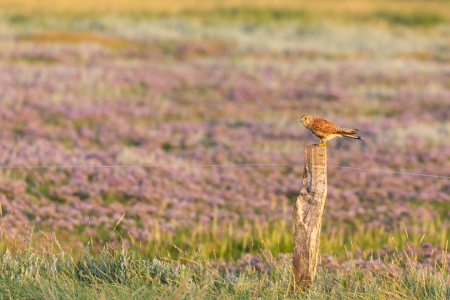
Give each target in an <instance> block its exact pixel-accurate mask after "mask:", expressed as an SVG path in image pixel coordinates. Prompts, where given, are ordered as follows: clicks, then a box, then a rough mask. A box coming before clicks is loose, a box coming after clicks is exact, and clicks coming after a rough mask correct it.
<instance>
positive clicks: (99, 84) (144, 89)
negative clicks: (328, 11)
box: [0, 18, 450, 261]
mask: <svg viewBox="0 0 450 300" xmlns="http://www.w3.org/2000/svg"><path fill="white" fill-rule="evenodd" d="M30 22H31V23H26V22H25V23H22V22H17V20H16V21H15V22H13V21H11V19H5V20H2V21H1V22H0V23H1V24H2V26H0V32H1V39H2V47H1V48H0V69H1V72H0V86H1V87H2V89H1V91H0V126H1V128H2V130H1V131H0V147H1V152H0V165H1V166H2V170H1V171H0V172H1V176H0V182H1V183H0V204H1V211H2V227H1V233H2V239H3V240H2V241H4V242H5V245H8V247H9V246H11V245H13V246H12V247H14V248H23V247H25V246H26V245H27V243H28V240H27V239H28V236H29V234H30V231H31V230H33V231H34V237H35V239H38V240H39V241H41V242H40V244H38V245H39V246H37V247H42V248H43V247H45V246H46V245H49V244H50V243H51V242H52V241H53V240H54V239H55V238H57V239H58V240H60V242H61V244H62V247H63V248H65V249H67V250H68V249H73V251H75V252H77V251H82V249H84V247H85V245H86V243H87V242H90V243H91V245H92V244H93V247H94V250H100V249H101V247H103V245H104V244H105V242H111V243H112V245H118V243H119V242H120V241H121V240H123V241H124V242H125V243H134V244H136V245H138V246H139V247H140V248H141V249H142V250H143V251H144V253H147V254H148V255H155V254H157V255H166V254H167V253H169V254H170V255H174V256H175V257H176V256H177V255H178V251H179V250H177V249H176V247H174V246H173V245H175V246H177V247H178V248H180V249H182V250H184V251H188V252H189V253H194V252H196V251H197V252H199V253H200V254H201V256H202V257H204V258H220V259H223V260H225V261H230V259H234V260H237V259H239V258H241V257H243V256H245V255H246V253H251V254H252V255H253V254H255V253H258V252H259V251H260V249H261V248H262V247H263V246H267V247H268V248H270V249H271V250H272V252H273V253H274V254H275V255H278V254H279V253H289V252H290V251H291V249H292V232H293V223H292V209H293V205H294V201H295V199H296V197H297V195H298V193H299V191H300V188H301V184H302V173H303V166H302V165H301V164H302V161H303V148H304V146H305V145H306V144H309V143H312V142H313V141H316V138H315V137H313V136H312V135H311V134H310V133H309V132H308V131H307V130H306V129H305V128H304V127H303V125H301V124H300V122H299V117H300V116H301V115H302V114H311V115H316V116H322V117H326V118H329V119H331V120H333V121H334V122H335V123H336V124H338V125H340V126H342V127H347V128H359V129H360V133H361V136H363V137H364V141H363V142H361V141H355V140H350V139H348V140H347V139H335V140H333V141H330V142H329V143H328V144H327V145H328V162H329V168H328V184H329V186H328V201H327V208H326V213H325V217H324V227H323V234H322V245H323V248H322V253H324V255H325V256H324V257H328V256H330V255H331V256H333V255H334V254H335V253H344V252H345V250H344V246H346V247H347V248H349V251H353V252H354V251H355V249H356V248H353V249H350V247H352V246H353V245H354V243H356V244H358V247H360V248H361V249H362V250H364V251H372V250H374V251H377V250H380V249H383V248H382V247H383V246H385V248H384V249H391V248H392V247H394V244H393V241H392V239H391V238H390V236H389V235H388V234H390V235H392V236H394V237H395V238H396V239H397V241H401V242H402V243H403V244H404V243H406V236H405V230H406V232H408V234H409V236H408V239H409V240H410V241H412V242H413V243H414V244H415V246H417V247H420V244H421V243H424V242H427V243H431V244H432V246H430V247H438V248H439V247H441V248H439V249H442V248H443V247H445V244H446V241H447V239H448V236H447V232H448V228H449V226H450V223H449V222H448V218H449V212H448V211H449V208H450V205H449V204H448V203H449V201H450V181H449V179H448V178H437V177H429V176H412V175H405V174H396V173H383V172H376V171H369V170H355V169H347V168H341V167H352V168H361V169H377V170H391V171H399V172H409V173H417V174H424V175H439V176H450V143H449V138H448V137H449V135H450V122H449V118H450V64H449V62H450V55H449V53H450V52H449V51H448V50H449V49H450V43H449V42H448V34H449V32H450V31H449V29H448V27H446V25H441V26H440V27H439V26H438V27H436V28H433V29H429V31H427V32H423V31H420V30H415V29H411V28H404V27H400V28H393V29H392V28H378V29H377V28H375V29H373V28H369V27H364V26H361V27H355V26H352V25H341V27H339V26H337V27H334V26H331V25H329V24H326V23H324V24H322V23H313V24H309V25H298V24H290V23H289V24H284V23H283V24H281V25H279V27H276V26H274V25H273V24H268V25H258V26H257V25H243V24H240V23H237V24H236V23H232V24H228V25H227V24H225V25H224V24H222V23H220V24H214V25H213V26H208V24H203V23H197V22H196V21H193V20H184V19H170V20H163V19H151V20H148V21H139V22H138V21H136V22H137V23H133V22H134V21H130V20H128V19H126V18H122V19H121V18H117V19H107V18H106V19H105V18H104V19H102V18H100V19H99V20H90V21H84V23H83V22H80V23H79V24H78V23H77V25H76V26H75V25H74V23H72V21H70V22H69V21H67V22H66V21H61V20H59V19H58V20H56V21H54V23H51V22H49V23H45V24H44V23H39V22H40V21H36V20H34V21H33V20H32V21H30ZM32 22H38V23H37V24H38V25H39V26H40V27H39V26H37V27H36V28H38V29H36V30H33V24H34V23H32ZM30 24H31V25H30ZM55 24H56V25H55ZM74 26H75V28H74ZM77 26H78V27H77ZM56 28H58V29H56ZM61 28H62V29H61ZM93 28H98V29H93ZM278 30H279V31H278ZM430 32H431V33H430ZM275 33H276V34H275ZM235 164H252V165H251V166H214V167H211V166H186V165H235ZM253 164H262V165H261V166H257V165H253ZM265 164H266V165H265ZM267 164H282V165H267ZM18 166H24V167H18ZM32 166H33V167H36V166H59V167H42V168H26V167H32ZM73 166H84V167H73ZM87 166H114V167H108V168H99V167H87ZM339 166H340V167H339ZM13 167H14V168H13ZM386 233H388V234H386ZM433 245H434V246H433ZM386 247H387V248H386ZM383 251H384V250H383ZM387 252H389V251H387Z"/></svg>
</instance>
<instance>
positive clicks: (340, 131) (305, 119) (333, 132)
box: [300, 115, 363, 146]
mask: <svg viewBox="0 0 450 300" xmlns="http://www.w3.org/2000/svg"><path fill="white" fill-rule="evenodd" d="M300 121H301V122H302V123H303V125H305V127H306V128H308V129H309V130H310V131H311V132H312V133H313V134H314V135H315V136H317V137H318V138H320V142H319V144H317V143H314V145H319V146H326V143H327V140H331V139H334V138H335V137H341V136H346V137H349V138H352V139H357V140H362V139H363V138H362V137H360V136H357V135H356V134H355V131H358V129H346V128H341V127H339V126H336V125H334V123H333V122H331V121H329V120H327V119H324V118H318V117H313V116H310V115H303V116H302V118H301V120H300ZM322 139H325V140H324V142H323V143H321V142H322Z"/></svg>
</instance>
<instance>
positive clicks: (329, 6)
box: [0, 0, 450, 26]
mask: <svg viewBox="0 0 450 300" xmlns="http://www.w3.org/2000/svg"><path fill="white" fill-rule="evenodd" d="M74 3H75V2H73V1H70V0H62V1H57V2H54V1H38V0H0V10H1V11H3V12H4V13H6V15H7V16H8V18H9V22H11V23H15V24H21V23H25V22H28V21H29V20H30V18H36V17H38V18H39V17H48V16H58V17H63V18H86V17H98V16H104V15H120V16H129V17H130V16H131V17H133V18H136V19H142V18H155V17H177V16H183V17H195V18H201V19H206V20H225V21H245V22H248V21H251V22H253V21H257V22H267V21H280V20H281V21H284V20H299V21H303V20H305V19H306V20H310V21H312V20H322V19H328V20H336V21H344V22H348V21H352V20H355V21H358V22H361V20H363V21H364V22H366V21H368V20H370V19H374V20H378V21H379V20H383V21H386V22H388V23H390V24H394V25H399V24H400V25H406V26H422V25H423V26H430V25H435V24H440V23H442V22H446V21H448V20H449V19H450V1H432V2H429V1H421V0H413V1H408V2H405V1H401V0H396V1H388V0H375V1H373V0H344V1H339V3H337V2H336V1H332V0H321V1H306V0H303V1H288V0H281V1H273V0H249V1H245V2H242V1H238V0H231V1H226V2H222V1H207V0H195V1H194V0H190V1H181V0H170V1H145V0H137V1H133V2H129V1H126V0H113V1H107V0H99V1H94V2H93V1H89V0H80V1H77V2H76V4H74Z"/></svg>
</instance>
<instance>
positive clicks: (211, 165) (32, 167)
mask: <svg viewBox="0 0 450 300" xmlns="http://www.w3.org/2000/svg"><path fill="white" fill-rule="evenodd" d="M303 165H304V164H224V165H217V164H209V165H208V164H202V165H184V164H178V165H125V166H121V165H114V166H105V165H85V166H81V165H61V166H57V165H54V166H52V165H48V166H0V169H48V168H111V169H112V168H163V167H167V168H171V167H244V166H303ZM328 166H329V167H333V168H342V169H351V170H360V171H374V172H381V173H391V174H404V175H411V176H423V177H434V178H446V179H450V176H442V175H432V174H421V173H411V172H400V171H392V170H380V169H368V168H354V167H347V166H336V165H328Z"/></svg>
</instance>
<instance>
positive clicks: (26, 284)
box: [0, 238, 450, 299]
mask: <svg viewBox="0 0 450 300" xmlns="http://www.w3.org/2000/svg"><path fill="white" fill-rule="evenodd" d="M30 240H32V238H30ZM54 246H55V247H54V248H50V249H47V251H46V253H45V254H42V253H39V252H37V251H35V250H33V246H32V245H31V244H30V245H29V246H28V247H27V248H26V249H24V250H18V251H15V252H14V253H11V252H10V251H9V250H7V249H6V250H5V249H4V247H1V249H2V250H0V295H1V296H2V297H5V298H10V299H22V298H23V299H166V298H168V297H171V298H172V299H304V298H305V297H308V299H405V298H411V299H448V297H450V282H449V274H448V273H447V271H446V269H445V268H442V269H440V268H438V269H437V271H436V272H431V271H429V270H428V269H426V268H422V267H421V266H420V264H417V260H415V258H414V257H411V258H410V259H409V260H408V261H405V260H399V259H397V260H395V259H394V260H392V262H393V263H394V265H391V266H390V267H388V268H387V269H386V270H387V272H378V271H376V272H367V271H366V272H361V271H359V270H358V269H355V268H350V269H348V271H346V272H341V273H333V272H329V271H327V270H324V269H321V270H319V272H318V274H317V276H316V280H315V282H314V285H313V287H312V289H311V291H310V292H309V295H307V293H306V292H301V291H299V292H297V293H294V292H293V291H292V290H291V288H290V281H291V278H292V269H291V262H290V261H289V260H278V261H276V260H275V259H274V257H273V256H272V254H271V253H270V252H268V251H266V252H264V253H265V254H264V255H261V256H260V257H261V261H262V262H263V263H264V264H265V265H266V266H267V269H266V271H257V270H255V269H252V268H249V269H247V270H246V271H242V272H239V273H235V272H224V271H223V270H221V269H220V268H217V267H214V265H212V264H210V263H209V262H207V261H205V260H203V259H201V258H200V257H199V256H196V255H192V256H188V255H186V254H185V253H183V252H181V255H180V258H179V259H177V260H172V259H170V258H168V257H154V258H148V257H146V256H145V255H143V254H142V252H140V251H138V250H136V249H134V247H131V248H129V247H126V246H125V245H124V244H122V245H119V246H118V247H116V248H113V247H111V246H109V245H106V246H105V247H104V248H103V250H102V251H101V252H100V253H98V254H91V249H90V248H89V245H88V246H87V247H86V249H85V253H84V254H83V255H79V256H74V255H72V254H71V253H67V252H65V251H63V250H62V249H61V248H60V247H59V244H58V243H56V244H54ZM55 248H56V250H55ZM407 263H410V264H411V263H412V264H413V266H407V265H408V264H407ZM393 268H396V269H398V270H399V273H398V272H397V273H395V272H390V271H389V270H391V269H393Z"/></svg>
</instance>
